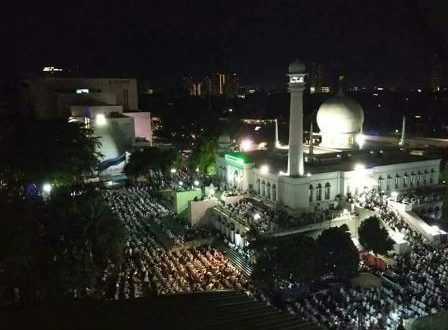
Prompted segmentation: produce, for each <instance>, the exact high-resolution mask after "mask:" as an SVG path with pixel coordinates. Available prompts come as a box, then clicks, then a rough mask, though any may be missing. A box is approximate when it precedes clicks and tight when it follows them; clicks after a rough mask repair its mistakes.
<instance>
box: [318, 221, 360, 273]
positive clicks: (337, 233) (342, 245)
mask: <svg viewBox="0 0 448 330" xmlns="http://www.w3.org/2000/svg"><path fill="white" fill-rule="evenodd" d="M316 243H317V255H318V260H319V264H320V273H321V274H326V273H334V274H336V275H339V276H341V277H342V278H345V279H349V278H352V277H353V276H355V275H356V273H357V271H358V264H359V254H358V250H357V249H356V247H355V245H354V244H353V242H352V240H351V236H350V232H349V231H348V227H347V226H341V227H332V228H329V229H326V230H324V231H322V233H321V234H320V235H319V237H318V238H317V241H316Z"/></svg>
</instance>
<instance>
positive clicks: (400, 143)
mask: <svg viewBox="0 0 448 330" xmlns="http://www.w3.org/2000/svg"><path fill="white" fill-rule="evenodd" d="M405 138H406V116H403V123H402V125H401V139H400V142H398V145H399V146H402V147H404V144H405Z"/></svg>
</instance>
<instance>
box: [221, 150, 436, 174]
mask: <svg viewBox="0 0 448 330" xmlns="http://www.w3.org/2000/svg"><path fill="white" fill-rule="evenodd" d="M238 154H242V155H244V157H245V158H244V163H250V162H253V163H255V166H256V167H260V166H262V165H268V166H269V169H270V172H271V173H275V174H277V173H279V172H280V171H283V172H286V171H287V166H288V151H287V150H275V151H269V150H257V151H252V152H248V153H238ZM226 155H232V156H233V157H236V155H235V153H232V154H228V153H226ZM305 156H306V155H305ZM227 157H228V156H227ZM314 157H315V162H313V163H305V173H310V174H320V173H327V172H338V171H345V172H346V171H352V170H353V169H354V167H355V165H356V164H363V165H364V166H365V167H366V168H367V169H368V168H372V167H376V166H384V165H393V164H401V163H410V162H417V161H424V160H431V159H437V158H436V157H429V156H417V155H411V154H409V153H408V152H406V151H402V150H398V149H385V150H372V151H370V150H351V151H344V152H335V153H327V154H321V155H315V156H314Z"/></svg>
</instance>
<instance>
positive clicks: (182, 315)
mask: <svg viewBox="0 0 448 330" xmlns="http://www.w3.org/2000/svg"><path fill="white" fill-rule="evenodd" d="M0 318H1V320H2V325H3V326H5V325H11V327H12V326H13V327H14V328H15V329H128V330H133V329H152V330H156V329H184V330H188V329H216V330H219V329H226V330H227V329H260V330H262V329H298V330H318V329H320V328H319V327H318V326H317V325H315V324H312V323H310V322H306V321H301V320H299V319H297V318H294V317H293V316H291V315H289V314H288V313H286V312H281V311H278V310H276V309H275V308H272V307H268V306H266V304H264V303H262V302H258V301H253V300H251V299H248V298H247V297H245V296H244V295H242V294H240V293H235V292H233V291H211V292H204V293H195V294H178V295H169V296H161V297H154V298H152V299H131V300H126V301H94V300H75V301H70V302H65V303H59V304H54V305H50V306H46V305H41V306H39V307H35V308H28V309H25V308H20V309H11V310H4V311H1V312H0ZM6 327H7V328H9V327H8V326H6Z"/></svg>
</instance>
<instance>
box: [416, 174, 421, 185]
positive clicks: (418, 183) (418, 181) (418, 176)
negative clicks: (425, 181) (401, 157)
mask: <svg viewBox="0 0 448 330" xmlns="http://www.w3.org/2000/svg"><path fill="white" fill-rule="evenodd" d="M421 180H422V172H420V171H418V173H417V186H420V182H421Z"/></svg>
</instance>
